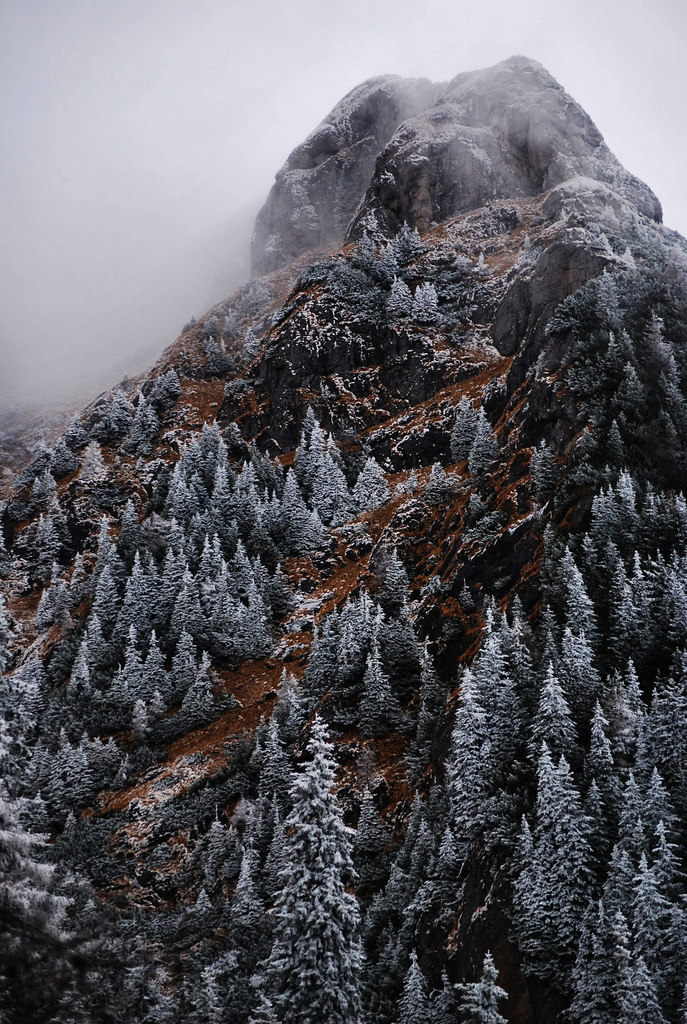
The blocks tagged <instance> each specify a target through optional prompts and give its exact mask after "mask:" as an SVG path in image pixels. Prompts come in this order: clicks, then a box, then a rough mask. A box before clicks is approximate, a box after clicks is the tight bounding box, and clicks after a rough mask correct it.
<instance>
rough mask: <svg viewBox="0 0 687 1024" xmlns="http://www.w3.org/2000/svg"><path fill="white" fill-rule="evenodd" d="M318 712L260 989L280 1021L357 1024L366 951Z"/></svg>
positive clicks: (348, 841) (297, 789) (347, 838)
mask: <svg viewBox="0 0 687 1024" xmlns="http://www.w3.org/2000/svg"><path fill="white" fill-rule="evenodd" d="M331 751H332V747H331V744H330V743H329V742H328V736H327V730H326V727H325V725H324V724H323V722H322V721H321V720H320V719H319V717H316V718H315V720H314V722H313V725H312V730H311V736H310V740H309V742H308V745H307V751H306V752H307V756H308V757H309V758H310V760H308V761H306V763H305V765H304V768H303V771H302V772H300V773H299V774H298V775H296V776H295V778H294V783H293V787H292V791H291V799H292V801H293V809H292V811H291V813H290V814H289V816H288V818H287V820H286V823H285V824H286V830H285V831H286V835H285V843H284V866H283V868H282V870H281V873H280V880H281V885H282V888H281V892H280V893H279V895H278V896H277V899H276V902H275V905H274V908H273V910H272V916H273V920H274V924H275V940H274V944H273V946H272V951H271V953H270V955H269V957H268V958H267V960H266V962H265V964H264V970H263V973H262V977H261V982H260V988H261V990H262V991H263V992H264V993H265V995H266V997H267V998H268V999H270V1000H271V1002H272V1004H273V1006H274V1008H275V1010H276V1012H277V1016H278V1019H279V1020H280V1021H281V1022H282V1024H322V1022H323V1021H327V1024H357V1022H358V1021H359V1019H360V991H361V982H362V977H361V974H362V949H361V945H360V940H359V938H358V930H359V923H360V915H359V911H358V905H357V902H356V899H355V897H354V896H353V895H351V894H350V893H349V892H347V890H346V885H347V882H348V881H349V880H350V879H351V878H352V877H353V863H352V860H351V845H352V835H353V834H352V830H350V829H349V828H348V827H347V826H346V825H344V823H343V817H342V813H341V809H340V808H339V806H338V804H337V801H336V798H335V796H334V793H333V791H332V787H333V784H334V768H335V763H334V761H333V760H332V756H331Z"/></svg>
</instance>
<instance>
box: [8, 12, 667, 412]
mask: <svg viewBox="0 0 687 1024" xmlns="http://www.w3.org/2000/svg"><path fill="white" fill-rule="evenodd" d="M0 42H1V43H2V51H1V52H2V67H1V68H0V172H1V177H0V188H1V189H2V222H1V226H0V247H1V252H2V274H1V275H0V408H2V407H4V408H7V407H8V406H10V405H14V404H17V405H41V406H46V405H50V404H56V403H57V404H59V403H60V402H66V401H72V400H74V399H75V398H79V399H82V398H83V399H88V398H90V397H92V396H93V395H95V394H96V393H97V392H98V391H99V390H101V389H103V388H105V387H108V386H110V385H111V384H113V383H115V382H116V381H117V380H118V379H120V378H121V377H122V376H123V375H124V374H125V373H128V374H129V375H131V374H134V373H136V372H138V371H140V370H142V369H144V368H145V367H146V366H147V365H150V364H151V363H152V362H153V361H154V360H155V359H156V358H157V356H158V355H159V354H160V353H161V352H162V350H163V349H164V347H165V346H166V345H167V344H169V343H170V342H171V341H173V340H174V338H175V337H176V336H177V334H178V333H179V331H180V330H181V327H182V326H183V324H184V323H185V322H186V321H187V320H188V319H189V318H190V317H191V315H195V316H198V315H200V314H201V313H203V312H204V311H205V310H206V309H207V308H208V307H209V306H211V305H212V304H214V303H215V302H218V301H220V300H221V299H223V298H226V297H227V296H228V295H229V294H230V293H231V291H233V290H234V288H235V287H237V286H238V285H239V284H240V283H241V281H242V280H244V279H245V278H246V277H247V276H248V244H249V241H250V234H251V227H252V221H253V218H254V216H255V213H256V212H257V210H258V208H259V206H260V205H261V203H262V202H263V201H264V199H265V197H266V195H267V192H268V191H269V188H270V186H271V184H272V181H273V179H274V174H275V172H276V171H277V170H278V168H279V167H280V166H281V164H282V163H283V162H284V160H285V158H286V157H287V155H288V153H289V152H290V150H291V149H292V148H293V147H294V146H295V145H296V144H297V143H298V142H300V141H301V140H302V139H303V138H304V137H305V135H307V134H308V132H309V131H310V130H312V129H313V128H314V127H315V126H316V125H317V124H318V123H319V121H320V120H321V119H322V118H323V117H324V116H325V115H326V114H327V112H328V111H329V110H330V109H331V107H332V106H334V104H335V103H336V102H337V101H338V100H339V99H340V98H341V97H342V96H343V95H344V94H345V93H346V92H347V91H348V90H349V89H351V88H353V86H355V85H356V84H357V83H358V82H360V81H362V80H363V79H365V78H368V77H370V76H372V75H378V74H383V73H388V72H392V73H397V74H401V75H408V76H424V77H428V78H431V79H433V80H435V81H441V80H446V79H449V78H451V77H453V76H454V75H455V74H457V73H458V72H461V71H467V70H471V69H474V68H479V67H485V66H487V65H489V64H493V63H495V62H497V61H499V60H502V59H504V58H506V57H508V56H511V55H512V54H515V53H522V54H525V55H527V56H529V57H533V58H535V59H537V60H539V61H541V62H542V63H543V64H544V65H545V66H546V67H547V68H548V69H549V70H550V71H551V73H552V74H553V75H554V76H555V77H556V78H557V79H558V81H559V82H561V84H562V85H563V86H564V87H565V88H566V89H567V90H568V92H570V93H571V94H572V95H573V96H574V97H575V99H577V100H578V101H579V102H580V103H581V104H582V106H583V107H585V109H586V110H587V111H588V112H589V114H590V115H591V117H592V118H593V120H594V121H595V122H596V124H597V126H598V127H599V128H600V130H601V131H602V133H603V134H604V136H605V138H606V141H607V143H608V144H609V146H610V148H611V149H612V150H613V151H614V152H615V153H616V155H617V156H618V157H619V159H620V160H621V161H622V162H623V163H624V164H625V166H626V167H627V168H628V169H629V170H630V171H632V172H633V173H635V174H637V175H638V176H639V177H641V178H643V179H644V180H645V181H646V182H647V183H648V184H649V185H650V186H651V187H652V188H653V189H654V191H655V192H656V193H657V195H658V196H659V198H660V199H661V202H662V203H663V208H664V219H665V222H666V223H667V224H668V225H669V226H671V227H674V228H677V229H678V230H679V231H681V232H682V233H683V234H687V194H686V193H685V189H684V185H683V182H684V166H685V155H686V154H685V150H686V148H687V133H686V132H685V104H684V97H685V95H687V65H686V62H685V61H684V58H683V52H684V47H685V43H686V42H687V5H685V4H684V0H652V3H651V4H649V3H648V2H647V0H569V2H567V3H558V2H557V0H479V2H477V0H471V2H466V0H389V2H387V0H345V2H341V0H329V2H326V3H325V2H323V0H290V2H288V3H284V2H280V0H262V2H261V0H250V2H246V0H145V2H143V3H141V0H57V2H56V0H21V2H18V0H2V2H0Z"/></svg>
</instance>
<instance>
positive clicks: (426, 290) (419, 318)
mask: <svg viewBox="0 0 687 1024" xmlns="http://www.w3.org/2000/svg"><path fill="white" fill-rule="evenodd" d="M412 316H413V320H414V321H416V322H417V323H419V324H427V325H430V326H433V325H435V324H438V323H439V322H440V320H441V314H440V313H439V300H438V298H437V290H436V288H435V287H434V285H433V284H432V282H431V281H425V282H424V283H422V284H419V285H418V286H417V288H416V289H415V294H414V295H413V310H412Z"/></svg>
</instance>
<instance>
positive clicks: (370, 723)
mask: <svg viewBox="0 0 687 1024" xmlns="http://www.w3.org/2000/svg"><path fill="white" fill-rule="evenodd" d="M363 686H364V694H363V698H362V700H361V702H360V714H359V718H358V722H359V725H360V735H361V736H377V737H378V736H386V735H387V734H388V733H389V732H390V731H391V730H393V729H394V727H395V726H396V725H397V723H398V722H399V721H400V718H401V708H400V705H399V703H398V701H397V700H396V698H395V697H394V695H393V693H392V692H391V686H390V685H389V679H388V677H387V676H386V675H385V673H384V671H383V670H382V664H381V658H380V654H379V646H378V644H377V642H376V640H373V641H372V647H371V650H370V653H369V654H368V656H367V667H366V669H365V675H364V677H363Z"/></svg>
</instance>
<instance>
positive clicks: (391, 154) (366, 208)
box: [251, 57, 661, 276]
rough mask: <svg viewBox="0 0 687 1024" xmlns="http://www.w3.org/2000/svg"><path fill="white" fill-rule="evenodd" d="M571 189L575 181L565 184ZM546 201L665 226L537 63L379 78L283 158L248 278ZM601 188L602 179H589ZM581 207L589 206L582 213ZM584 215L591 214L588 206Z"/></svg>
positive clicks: (259, 222)
mask: <svg viewBox="0 0 687 1024" xmlns="http://www.w3.org/2000/svg"><path fill="white" fill-rule="evenodd" d="M573 181H574V182H575V184H574V185H573V184H571V183H572V182H573ZM563 183H566V185H569V187H567V188H566V189H565V190H564V191H559V192H556V193H555V195H554V196H552V198H551V202H550V204H549V208H548V210H547V211H546V212H547V215H548V216H550V217H551V218H552V219H556V218H559V217H563V216H569V215H573V216H574V217H577V218H578V219H579V220H580V222H584V220H585V217H588V216H591V217H592V219H596V220H597V221H598V219H599V218H598V213H599V209H600V208H601V207H603V211H604V216H605V217H607V218H608V219H609V221H610V222H613V221H620V222H621V223H622V226H623V227H624V228H625V227H627V226H628V220H632V219H633V218H635V219H636V218H637V217H640V216H645V217H649V218H651V219H653V220H656V221H660V220H661V206H660V203H659V202H658V199H657V198H656V196H655V195H654V194H653V192H652V191H651V190H650V189H649V188H648V187H647V186H646V185H645V184H644V183H643V182H641V181H639V179H637V178H635V177H634V176H633V175H631V174H629V173H628V172H627V171H626V170H625V169H624V168H623V167H622V165H621V164H620V163H619V161H618V160H617V159H616V158H615V157H614V156H613V154H612V153H611V152H610V150H609V149H608V147H607V146H606V144H605V142H604V141H603V138H602V136H601V133H600V132H599V131H598V129H597V128H596V127H595V125H594V124H593V122H592V121H591V119H590V118H589V116H588V115H587V114H586V113H585V111H584V110H583V109H582V108H581V107H580V106H579V104H578V103H576V102H575V101H574V100H573V99H572V98H571V97H570V96H568V94H567V93H566V92H565V90H564V89H563V88H562V87H561V86H560V85H559V84H558V83H557V82H556V81H555V79H554V78H552V76H551V75H550V74H549V73H548V71H546V70H545V69H544V68H543V67H542V66H541V65H540V64H538V63H537V62H536V61H532V60H528V59H527V58H525V57H511V58H509V59H508V60H505V61H503V62H502V63H500V64H496V65H495V66H494V67H491V68H487V69H485V70H483V71H475V72H469V73H466V74H462V75H458V76H457V77H456V78H454V79H453V80H452V81H451V82H449V83H447V84H446V83H444V84H438V85H437V84H433V83H431V82H429V81H427V80H426V79H403V78H398V77H396V76H394V75H386V76H382V77H381V78H373V79H370V80H369V81H367V82H364V83H363V84H362V85H359V86H358V87H357V88H356V89H353V91H352V92H350V93H349V94H348V96H346V97H345V98H344V99H343V100H342V101H341V102H340V103H339V104H338V105H337V106H336V107H335V108H334V110H332V112H331V113H330V114H329V115H328V117H327V118H326V119H325V120H324V121H323V123H322V124H321V125H320V126H319V127H318V128H316V129H315V131H314V132H313V133H312V134H311V135H309V136H308V138H307V139H306V140H305V142H303V143H302V144H301V145H300V146H298V147H297V148H296V149H295V150H294V151H293V152H292V153H291V155H290V156H289V158H288V160H287V161H286V163H285V164H284V166H283V167H282V169H281V170H280V171H279V172H278V174H277V176H276V181H275V184H274V186H273V187H272V190H271V192H270V194H269V196H268V199H267V202H266V203H265V205H264V207H263V208H262V210H261V211H260V213H259V214H258V216H257V219H256V222H255V231H254V234H253V240H252V244H251V261H252V272H253V275H254V276H257V275H261V274H265V273H269V272H271V271H273V270H277V269H279V268H280V267H282V266H285V265H286V264H288V263H290V262H291V261H292V260H294V259H295V258H297V257H298V256H301V255H303V254H304V253H307V252H312V251H315V250H317V249H319V248H323V247H326V246H334V247H338V246H339V245H341V243H342V242H343V241H344V239H347V240H348V241H351V240H353V239H356V238H359V237H360V236H361V235H362V233H363V231H365V230H368V231H370V232H371V233H373V234H375V235H383V236H387V237H390V236H393V235H394V234H395V233H396V232H397V231H398V229H399V228H400V226H401V225H402V224H403V223H404V222H407V223H409V224H410V225H411V226H412V227H417V228H418V229H419V231H420V232H424V231H427V230H428V229H429V228H430V227H431V225H432V224H435V223H440V222H441V221H443V220H446V219H447V218H449V217H452V216H455V215H457V214H460V213H462V212H465V211H467V210H472V209H476V208H478V207H480V206H482V205H484V204H485V203H486V202H489V201H491V200H493V199H507V198H517V197H523V196H524V197H526V196H535V195H539V194H541V193H543V192H546V191H548V190H550V189H558V188H560V186H561V185H563ZM593 183H596V184H593ZM583 208H584V209H583ZM585 210H586V211H587V212H586V214H585V212H584V211H585Z"/></svg>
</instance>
